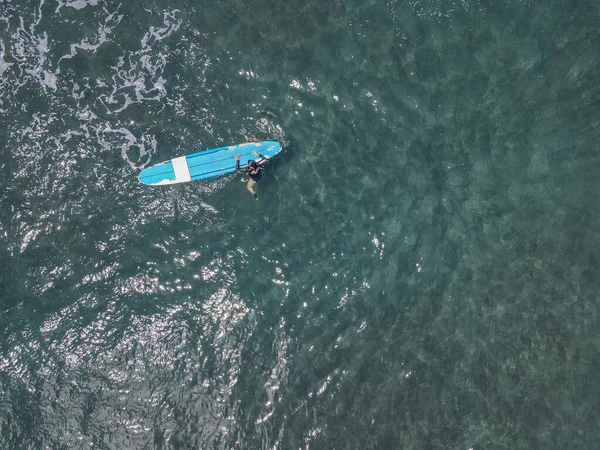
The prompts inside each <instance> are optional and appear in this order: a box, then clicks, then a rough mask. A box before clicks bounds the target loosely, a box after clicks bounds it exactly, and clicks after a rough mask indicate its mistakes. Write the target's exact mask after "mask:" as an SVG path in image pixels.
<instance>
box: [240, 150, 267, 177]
mask: <svg viewBox="0 0 600 450" xmlns="http://www.w3.org/2000/svg"><path fill="white" fill-rule="evenodd" d="M258 156H260V159H259V160H258V161H256V167H250V166H247V167H244V168H243V169H242V168H240V162H239V161H237V162H236V164H235V170H236V171H237V172H241V173H247V174H248V176H249V177H250V179H251V180H252V181H254V182H255V183H256V182H257V181H258V180H260V179H261V178H262V176H263V172H262V166H263V165H264V164H265V163H266V162H267V161H268V160H269V158H267V157H266V156H263V155H258Z"/></svg>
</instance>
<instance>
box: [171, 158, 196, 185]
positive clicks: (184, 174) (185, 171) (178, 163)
mask: <svg viewBox="0 0 600 450" xmlns="http://www.w3.org/2000/svg"><path fill="white" fill-rule="evenodd" d="M171 164H173V172H175V180H176V181H177V182H183V181H191V180H192V177H191V175H190V168H189V167H188V164H187V159H185V156H180V157H179V158H174V159H172V160H171Z"/></svg>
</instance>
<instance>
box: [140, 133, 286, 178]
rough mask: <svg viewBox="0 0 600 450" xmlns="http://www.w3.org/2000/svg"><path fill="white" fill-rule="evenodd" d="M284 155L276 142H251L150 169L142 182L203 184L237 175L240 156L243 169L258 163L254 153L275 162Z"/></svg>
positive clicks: (170, 161)
mask: <svg viewBox="0 0 600 450" xmlns="http://www.w3.org/2000/svg"><path fill="white" fill-rule="evenodd" d="M280 151H281V146H280V145H279V143H278V142H275V141H263V142H247V143H245V144H237V145H230V146H227V147H219V148H211V149H208V150H201V151H199V152H196V153H190V154H188V155H185V156H180V157H178V158H173V159H170V160H169V161H165V162H162V163H160V164H156V165H154V166H151V167H147V168H145V169H144V170H142V171H141V172H140V174H139V175H138V179H139V180H140V182H142V183H144V184H150V185H155V186H156V185H165V184H176V183H185V182H187V181H193V180H203V179H206V178H212V177H216V176H219V175H225V174H227V173H231V172H235V156H236V155H239V156H240V167H242V168H244V167H246V166H247V165H248V160H249V159H252V160H258V159H259V158H258V157H256V156H254V155H253V154H252V152H258V153H259V154H261V155H263V156H266V157H267V158H272V157H273V156H275V155H276V154H277V153H279V152H280Z"/></svg>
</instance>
